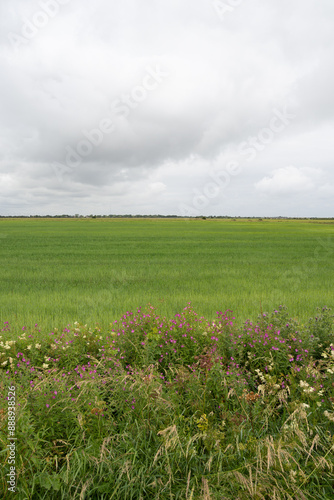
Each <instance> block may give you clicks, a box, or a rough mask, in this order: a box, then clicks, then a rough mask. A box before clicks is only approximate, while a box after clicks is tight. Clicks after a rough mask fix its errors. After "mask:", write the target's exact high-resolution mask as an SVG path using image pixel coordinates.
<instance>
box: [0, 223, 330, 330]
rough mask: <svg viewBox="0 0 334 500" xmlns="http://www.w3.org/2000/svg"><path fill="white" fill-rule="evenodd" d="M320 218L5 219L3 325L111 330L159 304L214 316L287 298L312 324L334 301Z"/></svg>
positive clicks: (326, 227) (165, 310)
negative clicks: (188, 306) (124, 317)
mask: <svg viewBox="0 0 334 500" xmlns="http://www.w3.org/2000/svg"><path fill="white" fill-rule="evenodd" d="M319 222H321V221H294V220H289V221H280V220H276V221H271V220H264V221H258V220H250V221H248V220H246V219H237V220H191V221H185V220H182V219H173V220H159V219H144V220H142V219H138V220H123V219H0V236H1V240H0V242H1V246H0V266H1V287H0V304H1V306H0V321H1V322H4V321H8V320H9V321H10V322H11V324H12V325H16V326H17V327H18V328H19V327H21V326H22V325H26V326H30V327H32V326H33V324H35V323H36V322H37V323H38V324H39V325H40V327H41V328H43V329H45V330H48V329H51V328H53V327H58V328H61V327H62V326H63V325H66V324H71V323H73V322H74V321H75V320H78V321H81V322H82V323H89V324H96V323H99V324H100V326H101V327H103V328H106V327H107V326H108V325H109V324H110V322H112V321H114V320H115V319H116V318H118V317H119V316H120V315H121V314H122V313H123V311H124V310H135V309H137V308H138V307H139V306H140V305H142V304H148V303H151V304H154V305H155V306H156V307H157V308H158V310H159V313H160V314H162V315H167V316H172V315H174V314H175V313H176V312H177V311H178V310H180V309H181V308H182V307H183V305H184V300H185V298H186V300H189V301H191V302H192V304H193V306H194V307H195V308H196V310H197V311H198V313H199V314H203V315H205V316H206V317H208V318H213V317H214V315H215V313H216V309H217V307H218V308H220V309H227V308H230V309H233V311H234V312H235V314H236V317H237V319H238V321H239V324H241V322H242V321H244V320H246V319H247V318H249V317H251V316H252V315H253V314H254V311H260V308H261V307H262V308H263V309H265V310H271V309H273V308H274V307H277V306H278V305H279V304H286V305H287V306H288V308H289V309H290V310H293V311H294V314H295V315H296V316H297V317H298V318H299V319H301V320H302V321H306V320H307V319H308V317H309V316H310V315H311V314H313V312H314V310H315V308H316V307H321V306H322V305H324V304H326V305H327V306H329V307H331V306H333V305H334V304H333V285H332V284H333V282H334V259H333V253H334V252H333V249H334V238H333V235H334V224H329V223H326V224H323V223H319Z"/></svg>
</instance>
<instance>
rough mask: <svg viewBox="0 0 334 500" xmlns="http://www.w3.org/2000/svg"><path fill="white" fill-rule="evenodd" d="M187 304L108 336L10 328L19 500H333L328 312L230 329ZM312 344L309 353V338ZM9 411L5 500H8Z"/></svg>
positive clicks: (1, 438) (5, 361)
mask: <svg viewBox="0 0 334 500" xmlns="http://www.w3.org/2000/svg"><path fill="white" fill-rule="evenodd" d="M234 320H235V318H234V317H233V315H232V312H231V311H225V312H221V311H220V312H218V313H217V318H216V319H215V320H214V321H211V320H207V319H205V318H204V317H202V316H199V315H198V314H196V313H195V311H194V310H193V308H192V306H191V304H190V303H189V304H188V305H187V306H186V307H185V308H184V309H183V310H182V311H181V312H180V313H178V314H176V315H175V316H174V317H173V318H171V319H168V318H167V317H161V316H160V315H159V314H158V313H157V312H156V310H155V309H154V307H153V306H151V305H148V306H147V307H146V308H145V309H144V310H142V309H141V308H139V309H137V310H136V312H131V311H127V312H126V313H125V314H124V315H123V316H122V317H121V319H120V320H119V321H115V322H114V323H112V324H111V325H110V326H109V328H107V329H103V328H102V327H101V326H99V325H97V326H96V327H95V328H89V327H88V326H87V325H83V324H80V323H78V322H76V323H74V324H73V326H69V325H67V326H66V328H63V329H61V330H53V331H52V332H50V333H48V334H45V332H42V330H41V329H40V328H39V327H38V325H37V324H36V325H35V327H33V328H32V329H31V330H29V329H27V328H23V329H21V330H20V332H17V330H16V329H15V328H14V327H12V326H11V325H10V324H9V323H8V322H6V323H4V324H3V328H2V331H1V338H0V388H1V393H3V394H6V393H7V388H8V387H9V386H13V385H15V387H16V398H17V401H16V402H17V406H16V408H17V411H16V437H17V449H16V453H17V454H16V468H17V492H16V495H17V498H19V499H25V498H29V499H40V498H45V499H57V500H58V499H66V498H73V499H83V498H87V499H110V498H113V499H125V500H126V499H129V500H130V499H132V500H135V499H136V500H140V499H143V500H144V499H146V498H150V499H151V498H152V499H160V500H163V499H171V498H172V499H181V498H184V499H186V500H190V499H192V500H195V499H203V500H204V499H205V500H208V499H217V500H218V499H222V498H226V499H239V500H241V499H245V500H246V499H254V500H258V499H264V500H269V499H272V498H276V499H282V500H283V499H290V500H292V499H300V500H304V499H310V500H311V499H314V498H315V499H317V498H318V499H323V500H325V499H327V498H328V499H330V498H332V497H333V492H334V481H333V477H334V475H333V472H334V471H333V467H334V397H333V394H334V389H333V387H334V384H333V375H334V343H331V342H330V340H331V335H332V332H333V316H332V315H331V312H330V310H329V309H327V308H324V309H322V311H321V313H319V312H318V313H317V316H316V317H315V318H313V319H312V320H310V321H309V322H308V323H307V324H306V325H303V324H300V323H299V322H298V321H297V320H291V319H290V318H288V313H287V310H286V308H284V307H283V306H281V307H279V308H278V309H277V310H275V311H273V312H272V313H270V314H268V313H261V316H260V317H259V318H258V321H257V322H252V321H250V320H248V321H246V322H245V323H244V324H243V325H242V326H237V325H236V324H235V321H234ZM311 338H312V342H310V339H311ZM7 412H8V406H7V400H6V399H5V398H3V399H2V400H1V408H0V422H1V423H0V455H1V457H2V463H3V464H4V467H3V468H2V469H1V472H0V494H1V497H3V498H7V497H8V496H9V492H8V491H7V482H6V481H7V480H6V475H5V474H6V473H7V469H8V453H9V452H8V448H7V440H8V431H7V418H8V415H7Z"/></svg>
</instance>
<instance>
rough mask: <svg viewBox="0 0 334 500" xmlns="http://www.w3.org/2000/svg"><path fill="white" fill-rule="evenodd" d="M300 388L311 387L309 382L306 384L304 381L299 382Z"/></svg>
mask: <svg viewBox="0 0 334 500" xmlns="http://www.w3.org/2000/svg"><path fill="white" fill-rule="evenodd" d="M299 384H300V387H309V384H308V383H307V382H304V380H300V381H299Z"/></svg>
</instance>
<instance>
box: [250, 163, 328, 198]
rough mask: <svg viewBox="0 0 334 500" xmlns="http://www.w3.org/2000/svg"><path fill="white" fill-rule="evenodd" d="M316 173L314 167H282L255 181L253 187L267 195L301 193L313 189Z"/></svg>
mask: <svg viewBox="0 0 334 500" xmlns="http://www.w3.org/2000/svg"><path fill="white" fill-rule="evenodd" d="M318 174H319V173H318V172H317V171H316V170H314V169H308V168H297V167H294V166H288V167H282V168H278V169H277V170H274V171H273V172H272V175H271V176H266V177H264V178H263V179H261V180H260V181H259V182H257V183H255V188H256V189H257V190H258V191H260V192H261V193H266V194H269V195H277V194H278V195H279V194H287V195H288V194H295V193H303V192H305V191H312V190H315V177H318Z"/></svg>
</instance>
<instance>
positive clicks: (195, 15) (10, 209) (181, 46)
mask: <svg viewBox="0 0 334 500" xmlns="http://www.w3.org/2000/svg"><path fill="white" fill-rule="evenodd" d="M0 35H1V37H0V68H1V74H0V75H1V76H0V113H1V114H0V214H2V215H20V214H22V215H33V214H39V215H46V214H50V215H56V214H75V213H79V214H82V215H86V214H124V213H131V214H158V213H159V214H165V215H167V214H177V215H194V216H195V215H202V214H203V215H231V216H235V215H240V216H279V215H281V216H297V217H299V216H300V217H302V216H306V217H333V216H334V210H333V207H334V203H333V200H334V140H333V138H334V99H333V89H334V65H333V61H334V2H333V0H293V1H291V0H225V1H211V0H137V1H135V0H94V2H92V1H89V0H36V1H35V0H1V4H0Z"/></svg>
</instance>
